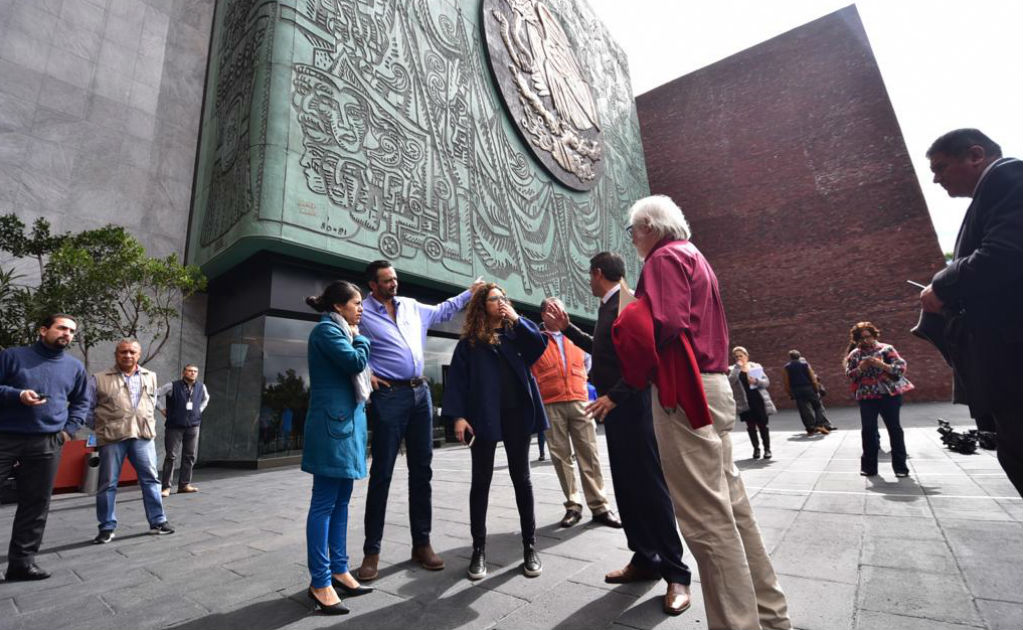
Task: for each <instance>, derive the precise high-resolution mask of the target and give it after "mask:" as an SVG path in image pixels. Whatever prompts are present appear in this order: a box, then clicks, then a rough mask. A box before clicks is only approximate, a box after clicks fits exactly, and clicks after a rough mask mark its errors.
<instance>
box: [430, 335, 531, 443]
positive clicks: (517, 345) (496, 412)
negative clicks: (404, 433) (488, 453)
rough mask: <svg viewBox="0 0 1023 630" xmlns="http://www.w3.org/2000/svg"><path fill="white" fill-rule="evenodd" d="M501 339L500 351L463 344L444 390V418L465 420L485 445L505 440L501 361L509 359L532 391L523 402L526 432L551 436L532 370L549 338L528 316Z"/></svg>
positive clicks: (456, 347)
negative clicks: (547, 433)
mask: <svg viewBox="0 0 1023 630" xmlns="http://www.w3.org/2000/svg"><path fill="white" fill-rule="evenodd" d="M499 334H500V337H501V343H500V344H499V345H497V346H491V345H490V344H481V343H477V344H476V345H475V346H471V345H469V341H468V340H467V339H461V340H459V342H458V345H457V346H455V353H454V355H453V356H452V357H451V366H450V367H449V368H448V379H447V383H446V385H445V387H444V404H443V407H442V408H443V411H444V415H445V416H450V417H451V418H465V419H466V420H468V421H469V424H470V425H471V426H472V429H473V431H475V433H476V439H478V440H483V441H485V442H500V441H501V439H502V437H501V367H500V364H499V363H498V361H504V360H506V359H507V361H508V362H509V365H511V367H512V370H513V371H514V372H515V375H516V376H518V377H519V379H521V381H522V384H523V385H524V386H525V390H526V391H527V392H529V398H530V400H528V401H523V402H524V404H523V406H522V407H523V414H522V423H523V429H525V431H524V433H526V434H531V433H536V432H537V431H545V430H546V429H547V428H548V427H549V426H550V425H549V424H548V422H547V413H546V412H545V411H544V408H543V398H541V397H540V388H539V387H537V385H536V379H534V378H533V374H532V372H530V371H529V367H530V366H531V365H533V363H535V362H536V360H537V359H539V358H540V356H541V355H543V353H544V350H546V349H547V338H546V337H545V336H544V335H543V333H541V332H540V329H539V328H537V327H536V324H534V323H533V322H531V321H529V320H528V319H526V318H525V317H519V321H518V322H516V323H515V325H514V326H512V328H511V330H509V331H503V330H502V331H501V332H500V333H499ZM498 353H501V354H502V355H504V356H503V357H502V356H500V355H498Z"/></svg>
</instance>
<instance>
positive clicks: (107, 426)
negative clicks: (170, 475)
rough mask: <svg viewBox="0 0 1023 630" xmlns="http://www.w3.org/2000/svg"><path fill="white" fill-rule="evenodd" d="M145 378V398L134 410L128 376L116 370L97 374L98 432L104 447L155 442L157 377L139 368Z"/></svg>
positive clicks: (95, 375)
mask: <svg viewBox="0 0 1023 630" xmlns="http://www.w3.org/2000/svg"><path fill="white" fill-rule="evenodd" d="M139 373H140V375H141V377H142V396H141V397H140V398H139V406H138V407H132V404H131V392H130V391H129V390H128V385H127V384H126V383H125V382H124V376H123V375H122V374H121V371H120V370H119V369H117V368H116V367H114V368H111V369H109V370H107V371H106V372H97V373H96V374H94V375H93V376H94V377H95V379H96V407H95V418H94V419H95V431H96V442H97V444H99V445H100V446H103V445H105V444H112V443H114V442H122V441H124V440H130V439H132V438H138V439H141V440H151V439H153V438H154V437H155V436H156V413H155V411H156V409H155V407H154V405H153V397H154V396H155V395H156V373H155V372H152V371H150V370H147V369H145V368H143V367H140V368H139Z"/></svg>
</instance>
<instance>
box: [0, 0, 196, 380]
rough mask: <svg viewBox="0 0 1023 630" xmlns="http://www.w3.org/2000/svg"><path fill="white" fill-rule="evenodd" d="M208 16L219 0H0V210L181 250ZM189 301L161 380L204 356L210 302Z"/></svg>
mask: <svg viewBox="0 0 1023 630" xmlns="http://www.w3.org/2000/svg"><path fill="white" fill-rule="evenodd" d="M212 18H213V2H212V0H148V1H143V0H0V213H7V212H14V213H16V214H17V215H18V216H19V217H20V218H21V219H22V220H23V221H25V223H27V224H31V223H32V222H33V221H34V220H35V219H36V218H37V217H46V218H47V219H48V220H49V221H50V222H51V223H52V224H53V226H54V228H55V229H56V231H58V232H59V231H66V230H71V231H80V230H83V229H89V228H95V227H99V226H102V225H105V224H107V223H114V224H118V225H123V226H124V227H126V228H127V229H128V230H129V231H130V232H131V233H132V234H133V235H134V236H135V237H137V238H138V239H139V240H140V241H141V242H142V244H143V245H144V246H145V247H146V248H147V250H148V252H149V253H150V254H151V255H154V256H166V255H168V254H171V253H178V254H180V255H182V256H183V255H184V249H185V238H186V233H187V226H188V216H189V208H190V203H191V194H192V179H193V173H194V165H195V152H196V143H197V140H198V134H199V116H200V112H201V107H202V96H203V81H204V76H205V70H206V58H207V51H208V47H209V36H210V28H211V23H212ZM24 271H25V273H27V274H29V279H31V274H32V273H33V269H32V267H26V268H25V269H24ZM182 310H183V313H184V315H183V318H182V320H180V321H179V322H177V323H176V325H175V330H174V337H173V339H172V341H171V342H169V343H168V345H167V346H165V348H164V350H163V351H162V353H161V354H160V356H158V357H157V358H156V360H155V361H154V362H153V363H152V365H149V366H148V367H150V368H152V369H154V370H156V371H157V373H158V374H159V376H160V380H161V381H163V380H165V379H171V378H177V377H179V376H180V370H181V365H182V364H183V363H186V362H194V363H198V364H199V365H203V364H204V362H205V352H206V338H205V335H204V334H203V332H202V324H203V321H204V319H205V315H204V311H205V299H204V298H202V297H198V298H195V299H192V300H190V301H189V303H188V304H185V305H183V307H182ZM112 358H113V352H112V349H104V348H100V349H98V350H97V351H96V358H95V359H94V363H93V365H91V366H90V368H91V369H93V370H98V369H101V368H102V367H103V366H105V365H107V364H109V363H110V362H112Z"/></svg>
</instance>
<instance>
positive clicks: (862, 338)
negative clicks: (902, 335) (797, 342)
mask: <svg viewBox="0 0 1023 630" xmlns="http://www.w3.org/2000/svg"><path fill="white" fill-rule="evenodd" d="M880 336H881V331H880V330H878V329H877V327H876V326H874V325H873V324H871V323H870V322H859V323H858V324H856V325H855V326H853V327H852V329H850V330H849V348H848V354H847V355H846V357H845V373H846V376H848V377H849V379H850V380H851V381H852V386H851V388H852V393H853V395H854V396H855V397H856V401H857V402H858V403H859V405H860V424H861V441H862V443H863V455H862V456H861V457H860V474H861V475H863V476H865V477H873V476H874V475H876V474H877V451H878V448H880V444H879V443H878V442H879V439H878V434H877V416H878V414H880V416H881V419H882V420H884V424H885V427H886V428H887V429H888V439H889V441H891V444H892V468H893V469H894V470H895V476H896V477H908V476H909V467H908V466H907V465H906V441H905V438H904V436H903V434H902V426H901V425H900V424H899V407H901V406H902V394H904V393H906V392H908V391H910V390H912V389H913V384H912V383H910V382H909V381H908V380H906V377H905V376H904V375H905V373H906V361H905V360H904V359H903V358H902V357H900V356H899V353H898V352H896V351H895V348H893V347H892V346H891V345H889V344H886V343H879V342H878V339H879V337H880Z"/></svg>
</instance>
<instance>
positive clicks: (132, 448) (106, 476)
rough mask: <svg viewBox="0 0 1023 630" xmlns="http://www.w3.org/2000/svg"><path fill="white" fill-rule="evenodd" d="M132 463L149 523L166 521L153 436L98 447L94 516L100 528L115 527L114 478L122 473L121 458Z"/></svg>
mask: <svg viewBox="0 0 1023 630" xmlns="http://www.w3.org/2000/svg"><path fill="white" fill-rule="evenodd" d="M125 456H127V457H128V461H130V462H131V465H132V466H134V467H135V472H137V473H138V476H139V487H140V488H141V489H142V505H143V506H145V508H146V520H147V521H149V526H150V527H156V526H157V525H159V524H161V523H166V522H167V517H166V516H165V515H164V513H163V500H162V499H160V480H159V479H157V477H156V444H154V443H153V440H137V439H131V440H123V441H121V442H115V443H114V444H106V445H104V446H101V447H99V492H98V493H97V494H96V519H97V520H98V521H99V528H100V530H104V529H110V530H113V529H117V517H116V516H114V502H115V501H114V499H116V498H117V480H118V478H119V477H120V476H121V466H123V465H124V458H125Z"/></svg>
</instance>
